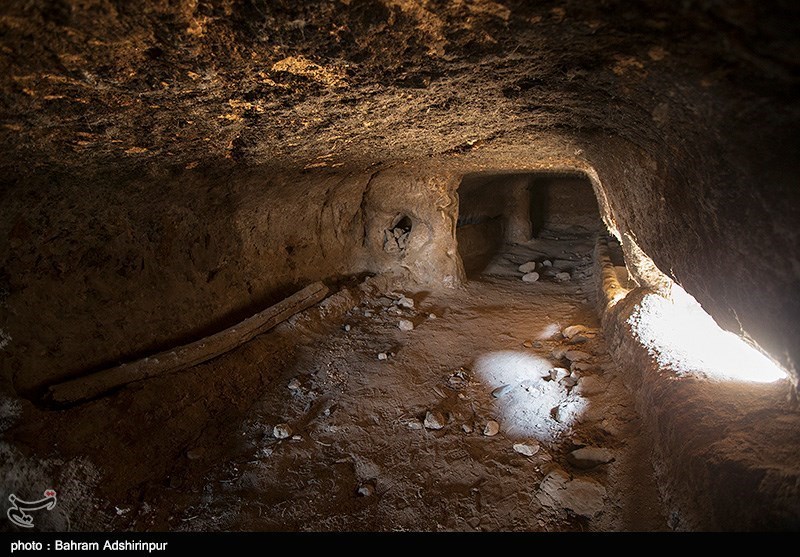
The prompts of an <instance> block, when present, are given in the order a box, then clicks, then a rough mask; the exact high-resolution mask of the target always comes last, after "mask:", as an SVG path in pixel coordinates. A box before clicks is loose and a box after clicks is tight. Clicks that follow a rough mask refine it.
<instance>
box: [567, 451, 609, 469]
mask: <svg viewBox="0 0 800 557" xmlns="http://www.w3.org/2000/svg"><path fill="white" fill-rule="evenodd" d="M613 460H614V455H613V454H612V452H611V451H609V450H608V449H603V448H599V447H583V448H582V449H577V450H574V451H572V452H571V453H569V454H568V455H567V462H569V463H570V464H572V465H573V466H575V467H576V468H582V469H589V468H594V467H596V466H600V465H601V464H608V463H609V462H611V461H613Z"/></svg>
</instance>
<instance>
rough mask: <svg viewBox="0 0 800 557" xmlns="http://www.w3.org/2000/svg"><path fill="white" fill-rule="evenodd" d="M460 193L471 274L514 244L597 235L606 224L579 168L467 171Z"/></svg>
mask: <svg viewBox="0 0 800 557" xmlns="http://www.w3.org/2000/svg"><path fill="white" fill-rule="evenodd" d="M458 197H459V213H458V214H459V216H458V224H457V227H456V240H457V242H458V252H459V255H460V256H461V260H462V262H463V264H464V270H465V272H466V274H467V277H468V278H469V277H474V276H476V275H480V274H481V273H483V272H485V271H486V270H487V269H488V268H489V267H490V265H491V263H492V261H493V259H494V258H495V257H496V256H497V255H498V254H500V253H501V252H503V251H506V246H508V245H509V244H525V243H527V242H530V241H531V240H533V239H551V240H558V239H567V238H570V239H576V238H579V237H583V236H585V237H594V236H595V235H597V234H599V233H601V232H602V231H603V229H604V227H603V223H602V220H601V218H600V211H599V208H598V205H597V199H596V198H595V195H594V190H593V189H592V185H591V183H590V182H589V179H588V178H587V177H586V176H584V175H582V174H579V173H542V172H537V173H516V172H513V173H512V172H506V173H503V172H494V173H484V172H481V173H473V174H467V175H465V176H464V178H463V179H462V182H461V185H460V187H459V189H458Z"/></svg>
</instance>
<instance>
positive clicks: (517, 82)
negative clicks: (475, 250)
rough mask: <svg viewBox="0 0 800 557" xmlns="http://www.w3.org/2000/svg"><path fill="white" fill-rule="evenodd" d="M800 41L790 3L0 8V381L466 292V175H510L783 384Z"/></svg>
mask: <svg viewBox="0 0 800 557" xmlns="http://www.w3.org/2000/svg"><path fill="white" fill-rule="evenodd" d="M799 21H800V18H798V7H797V4H796V3H794V2H788V1H782V0H779V1H776V2H771V3H762V2H732V3H728V2H726V3H718V2H710V1H700V0H698V1H695V2H683V3H674V2H663V1H659V0H648V1H643V2H638V3H635V4H632V3H630V2H623V1H619V0H609V1H606V2H602V3H599V4H592V3H588V4H587V3H585V2H579V1H577V0H575V1H563V2H549V3H546V4H538V3H537V4H535V5H532V4H530V3H528V2H520V1H508V2H492V1H489V0H476V1H473V2H466V1H458V2H433V1H423V0H420V1H412V0H349V1H344V0H342V1H338V2H327V1H325V2H322V1H319V2H314V1H309V2H302V3H297V2H288V1H277V2H265V1H262V0H249V1H242V2H236V1H233V0H218V1H211V0H208V1H202V0H201V1H198V0H182V1H177V2H167V1H165V0H159V1H153V2H142V3H135V2H113V1H111V0H95V1H92V2H79V1H77V0H74V1H71V0H57V1H54V0H32V1H28V0H26V1H22V0H10V1H8V2H4V3H3V4H2V6H0V30H2V32H1V33H0V42H1V44H0V76H2V77H0V90H2V102H0V120H1V121H2V137H0V144H2V150H0V153H1V154H0V173H1V175H2V176H3V178H2V188H0V189H1V190H2V194H0V196H1V197H0V202H2V204H3V207H4V210H3V212H2V215H0V238H4V239H5V241H3V242H0V268H1V269H2V271H1V272H0V293H2V297H1V298H0V303H2V304H3V308H2V309H3V312H2V315H0V330H2V335H0V344H2V345H3V349H4V350H5V353H4V358H3V362H2V365H3V370H2V378H3V380H4V381H5V382H13V385H14V387H15V388H16V389H17V390H18V391H24V392H29V391H34V390H35V389H37V388H39V387H40V386H42V385H43V384H45V383H47V382H49V381H52V380H54V379H57V378H63V377H66V376H70V375H73V374H79V373H84V372H85V371H87V370H89V369H92V368H97V367H102V366H103V365H106V364H108V363H110V362H115V361H119V360H124V359H129V358H130V357H132V356H134V355H136V354H140V353H143V352H148V351H151V350H153V349H155V348H162V347H165V346H168V345H170V344H171V343H172V342H174V341H175V340H177V339H184V340H185V339H188V338H194V337H197V336H198V335H201V334H202V332H204V331H207V330H209V329H215V328H218V326H219V325H222V324H223V323H228V322H230V320H231V318H232V317H233V316H234V315H236V316H239V315H240V314H242V313H247V312H248V311H251V310H252V309H255V308H256V307H258V306H261V305H262V304H263V303H264V302H266V301H268V300H270V301H271V300H273V299H274V298H276V297H280V295H281V293H282V292H284V291H285V289H286V288H287V286H288V285H293V286H295V285H298V284H302V283H305V282H309V281H311V280H315V279H319V278H330V277H336V276H338V275H343V274H354V273H358V272H362V271H369V272H384V271H393V272H395V271H396V272H402V273H406V275H407V276H408V277H409V279H410V280H412V281H415V282H416V283H418V284H421V285H427V286H430V285H438V286H454V285H457V284H458V282H459V280H460V279H461V278H462V276H463V271H462V267H461V262H460V260H459V258H458V256H457V247H456V242H455V228H456V223H457V219H458V202H457V194H456V191H457V188H458V185H459V184H460V181H461V177H462V176H463V175H465V174H467V173H471V172H481V171H483V172H486V171H501V170H502V171H511V170H515V171H533V170H548V171H579V172H585V173H586V174H587V175H588V176H589V177H590V178H591V179H592V181H593V187H594V189H595V193H596V195H597V198H598V202H599V205H600V208H601V211H602V213H603V217H604V220H605V222H606V224H607V225H608V226H609V227H610V228H611V229H613V230H614V231H616V232H617V233H618V234H619V235H620V236H621V237H624V236H625V235H629V236H630V237H631V238H633V239H634V240H635V243H636V244H637V245H638V246H639V247H640V248H641V249H642V250H643V251H644V252H645V253H647V254H648V255H649V256H650V257H652V259H653V260H654V261H655V263H656V265H657V266H658V267H659V268H660V269H661V270H662V271H664V272H665V273H667V274H669V275H670V276H671V277H672V278H674V279H675V280H676V281H677V282H679V283H680V284H682V285H683V286H684V287H685V289H686V290H687V291H688V292H690V293H691V294H693V295H694V296H695V297H696V298H697V299H698V300H699V301H700V302H701V303H702V304H703V306H704V307H705V308H706V309H707V310H708V311H709V312H710V313H711V314H712V315H713V316H714V317H715V318H716V319H717V320H718V321H719V322H720V323H721V324H722V325H723V326H725V327H726V328H728V329H731V330H734V331H736V332H743V333H745V334H747V335H749V336H751V337H752V338H753V339H755V341H757V342H758V343H759V344H760V345H761V346H762V347H764V348H765V349H766V350H767V351H769V353H770V354H771V355H772V356H773V357H775V358H777V359H778V360H780V361H781V362H782V363H783V364H784V365H785V366H787V367H789V368H792V370H794V368H795V367H796V362H797V361H798V359H800V344H798V343H797V342H796V339H797V338H798V333H800V297H798V296H797V295H796V293H797V291H798V289H800V280H799V279H798V277H800V252H799V250H800V248H799V247H798V246H800V241H798V240H799V239H800V238H798V234H800V232H798V230H797V227H796V223H797V222H798V221H800V218H799V217H800V202H799V201H800V199H799V197H800V190H798V188H797V187H796V177H797V175H798V171H799V170H800V168H798V158H797V157H796V156H795V155H796V152H797V147H798V141H797V133H796V130H797V124H798V119H800V110H798V106H799V105H798V99H800V95H798V72H797V69H798V60H800V56H798V54H799V51H800V48H798V41H797V39H796V37H797V36H798V22H799ZM406 217H407V218H406ZM409 223H410V224H411V231H410V234H408V236H405V234H406V232H408V230H407V228H408V224H409ZM398 225H400V226H399V229H398ZM394 231H398V232H397V236H395V235H394V234H395V232H394ZM387 233H388V235H387ZM401 238H403V239H402V241H400V239H401ZM395 240H398V241H395ZM392 242H394V245H392ZM401 244H403V245H401Z"/></svg>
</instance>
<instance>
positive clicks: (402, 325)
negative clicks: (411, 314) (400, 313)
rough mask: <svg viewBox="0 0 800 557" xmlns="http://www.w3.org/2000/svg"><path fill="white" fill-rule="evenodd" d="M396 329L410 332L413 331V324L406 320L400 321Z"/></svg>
mask: <svg viewBox="0 0 800 557" xmlns="http://www.w3.org/2000/svg"><path fill="white" fill-rule="evenodd" d="M397 328H398V329H400V330H401V331H412V330H414V324H413V323H412V322H411V321H409V320H408V319H401V320H400V322H399V323H398V324H397Z"/></svg>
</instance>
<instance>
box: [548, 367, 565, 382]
mask: <svg viewBox="0 0 800 557" xmlns="http://www.w3.org/2000/svg"><path fill="white" fill-rule="evenodd" d="M565 377H569V370H568V369H564V368H563V367H554V368H553V369H551V370H550V379H552V380H553V381H561V380H562V379H564V378H565Z"/></svg>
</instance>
